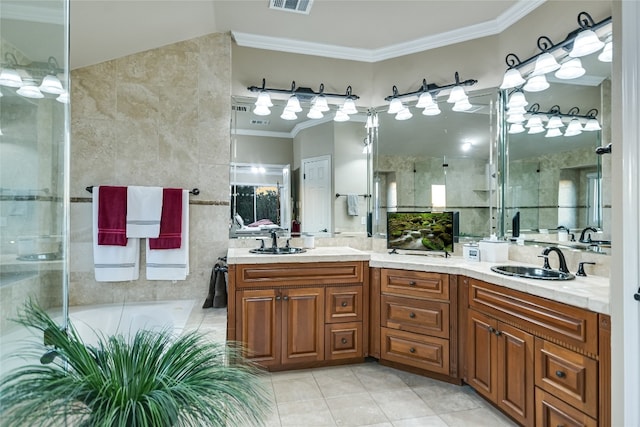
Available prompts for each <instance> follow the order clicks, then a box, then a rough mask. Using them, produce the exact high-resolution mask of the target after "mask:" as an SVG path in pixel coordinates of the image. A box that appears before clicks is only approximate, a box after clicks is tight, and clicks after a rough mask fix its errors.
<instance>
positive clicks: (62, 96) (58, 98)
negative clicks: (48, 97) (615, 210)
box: [56, 91, 69, 104]
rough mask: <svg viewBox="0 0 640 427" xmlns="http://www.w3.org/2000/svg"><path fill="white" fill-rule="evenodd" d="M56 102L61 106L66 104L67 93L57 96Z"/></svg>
mask: <svg viewBox="0 0 640 427" xmlns="http://www.w3.org/2000/svg"><path fill="white" fill-rule="evenodd" d="M56 101H58V102H61V103H63V104H68V103H69V92H67V91H65V92H64V93H61V94H60V95H58V97H57V98H56Z"/></svg>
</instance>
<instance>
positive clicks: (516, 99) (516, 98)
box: [507, 90, 529, 109]
mask: <svg viewBox="0 0 640 427" xmlns="http://www.w3.org/2000/svg"><path fill="white" fill-rule="evenodd" d="M527 104H529V102H528V101H527V98H526V97H525V96H524V93H523V92H522V91H520V90H517V91H515V92H512V93H511V94H510V95H509V101H508V102H507V108H508V109H512V108H516V107H523V108H524V107H525V106H526V105H527Z"/></svg>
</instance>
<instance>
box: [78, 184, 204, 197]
mask: <svg viewBox="0 0 640 427" xmlns="http://www.w3.org/2000/svg"><path fill="white" fill-rule="evenodd" d="M86 190H87V191H88V192H89V193H93V185H90V186H88V187H87V188H86ZM189 194H193V195H194V196H197V195H198V194H200V189H199V188H194V189H193V190H189Z"/></svg>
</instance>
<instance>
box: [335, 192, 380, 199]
mask: <svg viewBox="0 0 640 427" xmlns="http://www.w3.org/2000/svg"><path fill="white" fill-rule="evenodd" d="M346 196H347V194H340V193H336V197H346ZM356 196H359V197H364V198H365V199H366V198H367V197H371V194H356Z"/></svg>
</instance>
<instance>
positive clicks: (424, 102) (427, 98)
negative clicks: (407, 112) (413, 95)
mask: <svg viewBox="0 0 640 427" xmlns="http://www.w3.org/2000/svg"><path fill="white" fill-rule="evenodd" d="M432 104H433V97H432V96H431V94H430V93H429V92H422V93H421V94H420V96H419V97H418V102H417V103H416V108H427V107H428V106H430V105H432Z"/></svg>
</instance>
